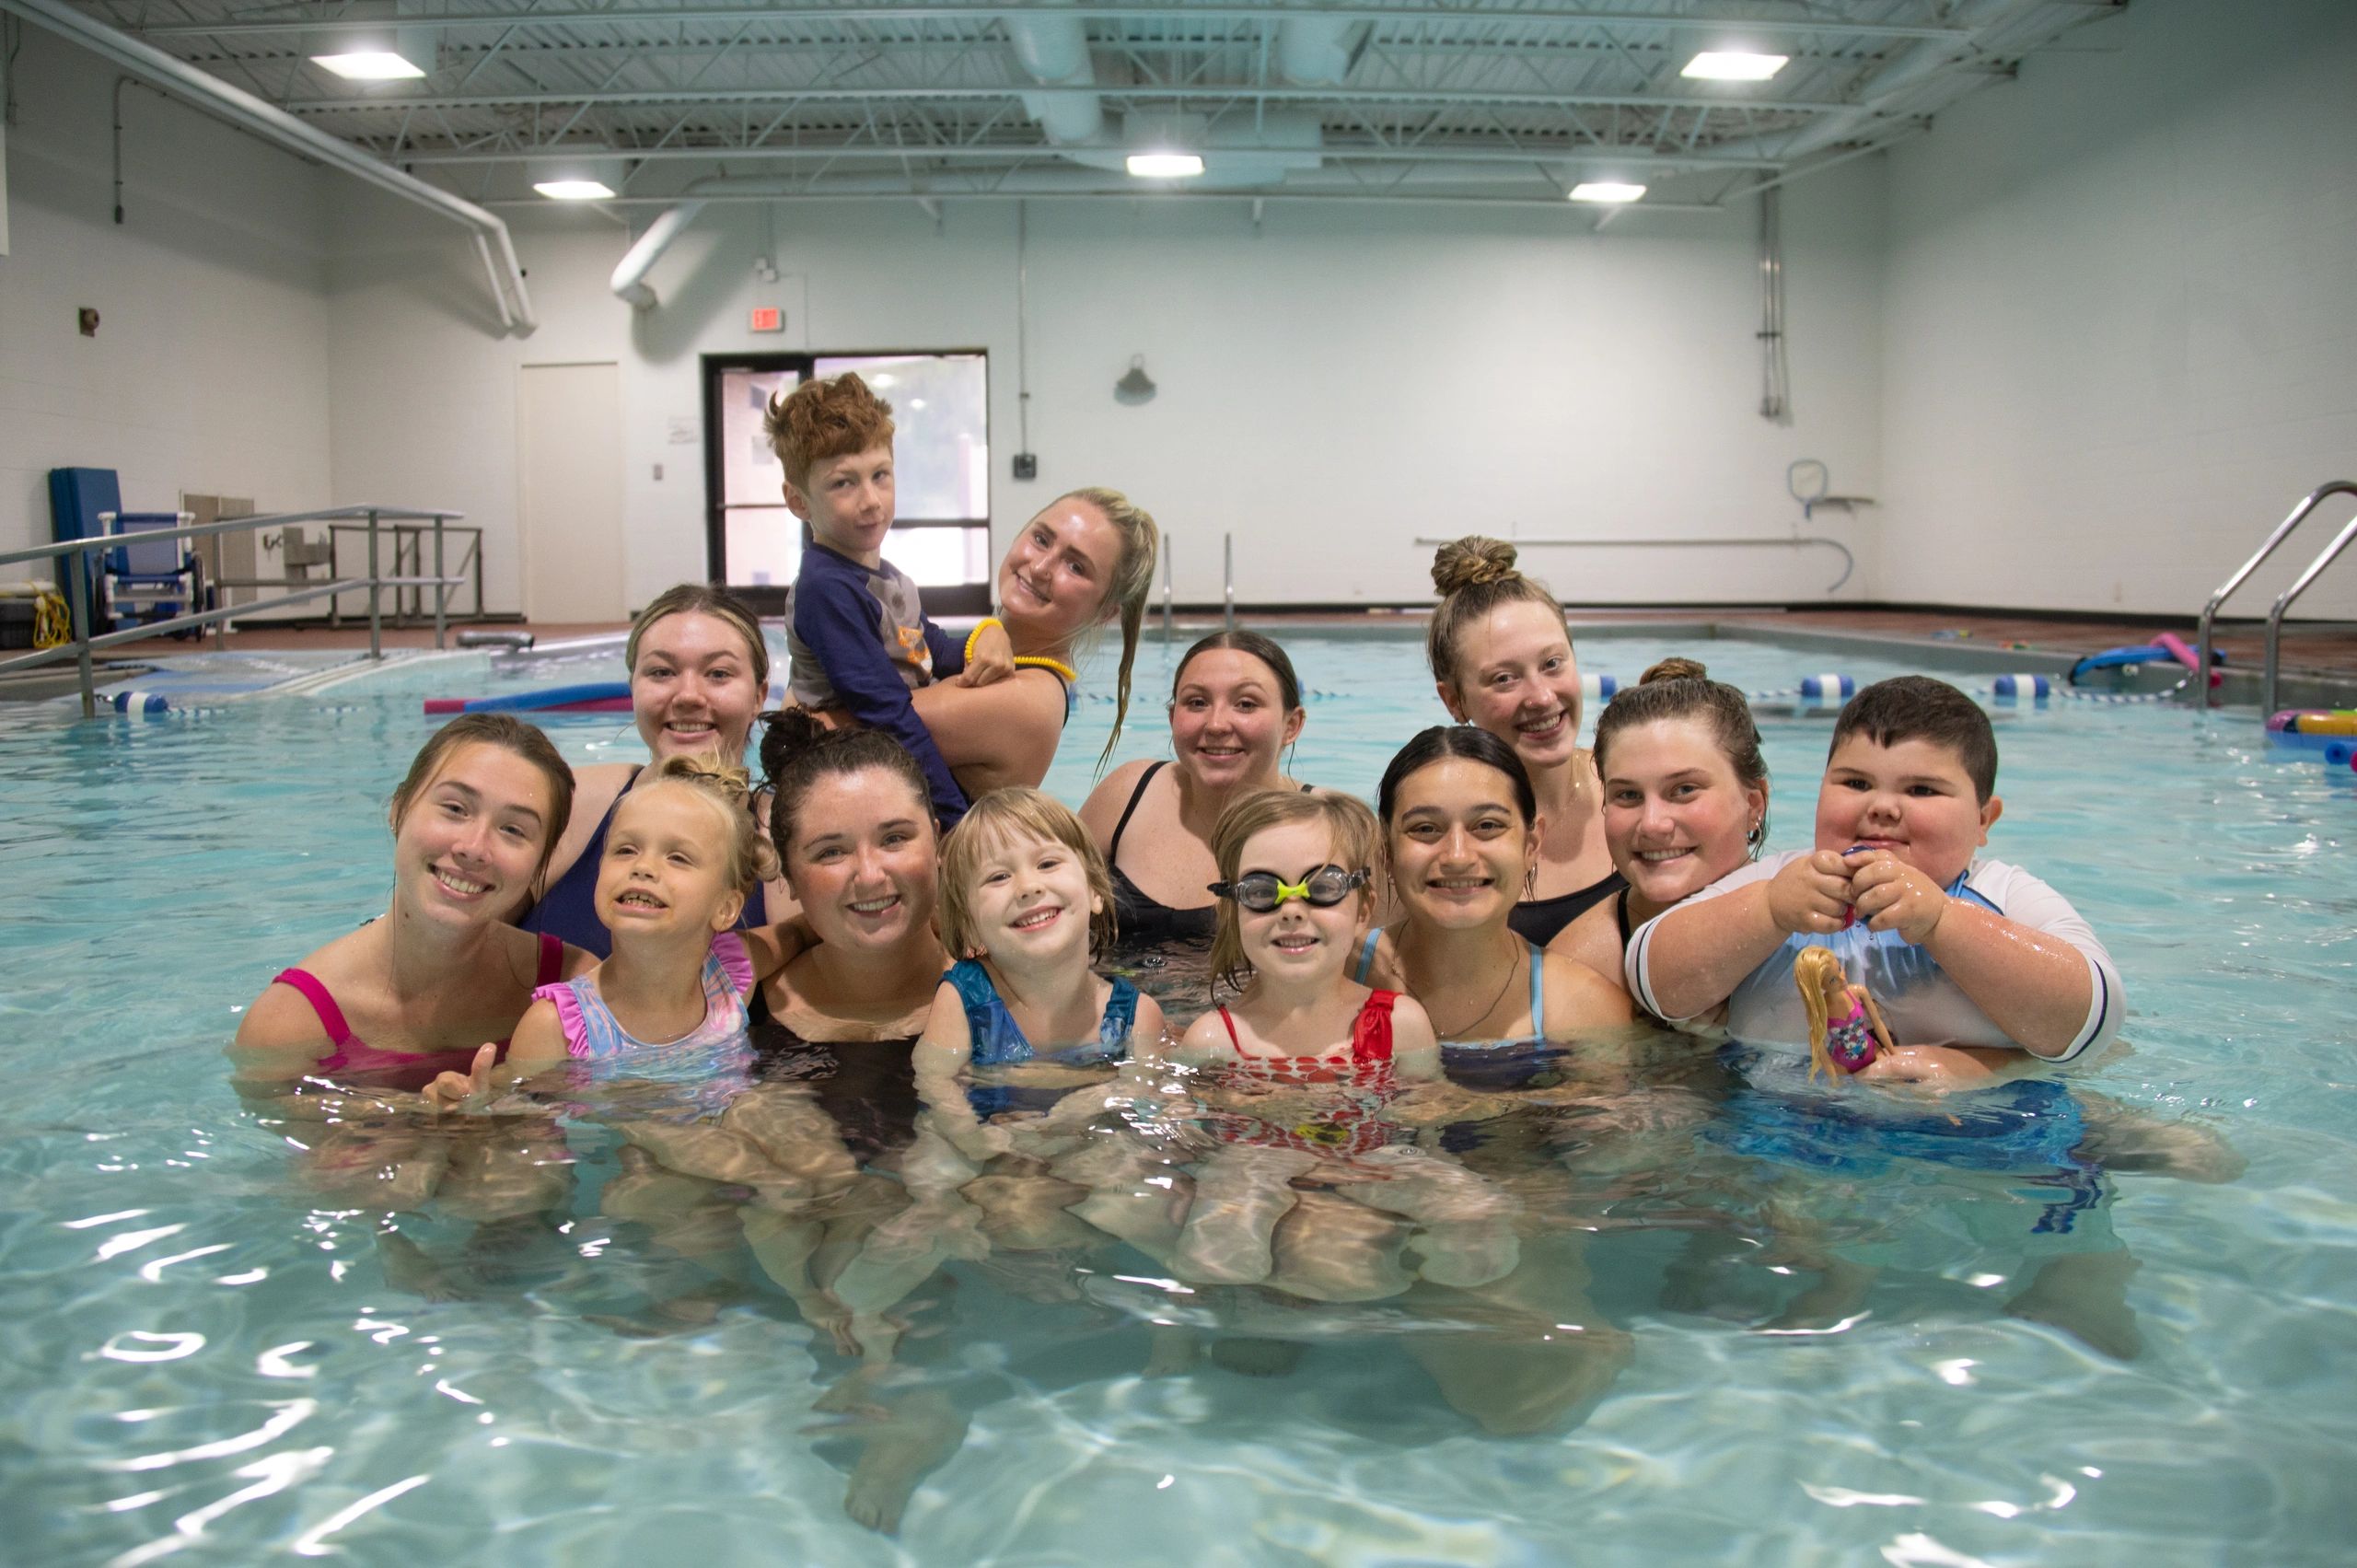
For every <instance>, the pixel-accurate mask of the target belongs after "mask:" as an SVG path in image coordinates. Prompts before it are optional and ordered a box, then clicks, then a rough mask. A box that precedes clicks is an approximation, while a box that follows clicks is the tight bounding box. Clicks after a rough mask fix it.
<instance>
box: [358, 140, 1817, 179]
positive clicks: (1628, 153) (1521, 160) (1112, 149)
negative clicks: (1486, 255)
mask: <svg viewBox="0 0 2357 1568" xmlns="http://www.w3.org/2000/svg"><path fill="white" fill-rule="evenodd" d="M1135 150H1136V149H1135V148H1133V147H1130V146H1126V145H1117V144H1115V143H1111V142H1098V143H1092V144H1089V145H1081V146H1064V145H1049V144H1045V143H1039V142H942V143H937V144H933V145H910V146H902V145H896V144H893V143H889V142H824V143H809V142H805V143H801V144H799V145H794V146H775V147H763V146H721V147H716V146H666V147H658V148H645V147H619V146H613V145H607V144H600V145H595V146H584V145H578V144H575V145H570V146H568V145H562V144H556V143H548V144H532V145H517V146H513V147H506V148H482V147H477V148H471V149H468V150H464V151H453V152H405V153H403V154H402V155H401V165H402V167H403V168H410V167H412V166H413V167H416V168H435V167H442V168H457V167H463V166H466V165H470V164H501V163H521V162H525V161H527V160H529V159H534V158H549V157H579V158H629V159H633V160H635V161H638V162H658V163H735V162H737V161H740V160H743V161H749V162H761V163H795V162H806V161H807V162H813V163H817V162H824V161H828V160H830V159H838V158H845V157H893V158H898V157H906V156H914V157H923V158H927V159H940V160H943V161H956V162H968V161H989V160H991V159H994V158H998V159H1011V158H1033V157H1042V156H1062V155H1063V154H1067V153H1097V154H1103V155H1108V156H1110V155H1113V154H1117V153H1128V152H1133V151H1135ZM1318 156H1319V157H1323V158H1326V159H1328V160H1329V161H1344V162H1376V163H1502V164H1531V163H1610V164H1613V165H1616V166H1618V165H1622V164H1626V165H1629V166H1631V167H1632V168H1658V169H1661V170H1663V171H1664V172H1669V173H1674V172H1676V171H1678V170H1679V169H1687V168H1694V169H1703V168H1723V169H1759V168H1781V167H1782V165H1780V164H1777V163H1774V162H1772V161H1771V160H1769V159H1766V158H1759V157H1720V156H1718V155H1716V154H1713V153H1682V152H1660V151H1656V150H1655V149H1654V148H1651V147H1645V146H1630V147H1616V146H1610V145H1597V144H1596V143H1594V142H1581V143H1565V144H1563V145H1560V146H1550V145H1531V144H1530V143H1528V142H1524V143H1521V144H1519V145H1514V146H1456V145H1449V144H1446V143H1442V144H1437V145H1435V144H1433V143H1429V142H1425V143H1417V144H1413V145H1400V146H1391V145H1382V146H1370V145H1365V144H1364V143H1350V142H1341V143H1335V142H1327V143H1323V144H1321V145H1319V146H1318Z"/></svg>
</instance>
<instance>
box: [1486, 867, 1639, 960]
mask: <svg viewBox="0 0 2357 1568" xmlns="http://www.w3.org/2000/svg"><path fill="white" fill-rule="evenodd" d="M1628 885H1629V884H1628V881H1627V879H1626V878H1624V877H1622V876H1621V875H1620V873H1619V872H1618V871H1608V872H1607V873H1605V875H1604V877H1603V879H1602V880H1600V881H1596V882H1590V883H1589V884H1588V885H1587V886H1586V887H1585V888H1575V889H1573V890H1572V891H1570V892H1568V893H1561V894H1558V895H1557V896H1555V897H1554V898H1551V899H1525V900H1523V901H1522V902H1520V903H1518V904H1516V905H1515V906H1514V912H1513V913H1512V914H1510V915H1508V916H1506V924H1507V925H1509V926H1511V927H1512V928H1513V930H1514V934H1515V935H1517V936H1519V937H1521V938H1522V939H1523V940H1524V941H1526V942H1528V943H1530V944H1532V945H1533V946H1535V947H1545V946H1547V944H1548V943H1550V942H1552V941H1553V940H1554V939H1555V936H1556V934H1557V933H1558V932H1560V931H1562V929H1563V927H1565V926H1567V925H1569V924H1571V923H1572V922H1573V921H1574V920H1577V919H1578V918H1579V917H1580V914H1581V912H1583V911H1585V910H1587V909H1589V908H1591V907H1592V906H1594V905H1596V904H1600V903H1602V902H1603V901H1604V900H1607V899H1608V898H1610V897H1611V896H1612V895H1613V894H1615V893H1617V892H1620V890H1621V889H1624V888H1626V887H1627V886H1628Z"/></svg>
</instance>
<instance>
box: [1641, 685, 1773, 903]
mask: <svg viewBox="0 0 2357 1568" xmlns="http://www.w3.org/2000/svg"><path fill="white" fill-rule="evenodd" d="M1605 761H1606V768H1607V771H1606V773H1605V778H1604V842H1605V843H1606V845H1607V847H1608V848H1609V849H1610V850H1611V852H1612V864H1613V865H1615V866H1617V867H1618V868H1619V869H1620V875H1621V876H1623V877H1627V878H1628V879H1629V884H1630V886H1631V887H1633V888H1634V889H1636V890H1637V893H1638V896H1639V897H1641V898H1643V900H1645V901H1646V902H1647V903H1651V904H1658V905H1664V906H1666V905H1669V904H1674V903H1676V902H1677V901H1678V900H1680V899H1682V898H1685V897H1686V896H1687V895H1688V894H1689V893H1695V892H1699V891H1701V889H1704V888H1707V887H1709V886H1710V885H1711V884H1712V883H1713V882H1715V881H1717V880H1718V879H1719V878H1720V877H1724V876H1725V875H1727V873H1729V872H1731V871H1733V870H1735V869H1736V867H1737V866H1740V865H1743V863H1744V862H1745V861H1746V860H1747V859H1748V858H1750V854H1751V845H1750V834H1751V831H1752V829H1753V827H1754V825H1755V824H1757V823H1758V822H1759V820H1760V819H1761V818H1762V816H1763V815H1764V814H1765V813H1766V811H1767V809H1768V786H1767V785H1766V784H1764V783H1763V784H1745V783H1744V782H1743V781H1742V780H1741V779H1739V778H1737V777H1736V771H1735V764H1734V763H1732V762H1730V761H1727V755H1726V753H1725V751H1724V750H1723V749H1721V748H1720V745H1719V740H1718V736H1717V733H1716V731H1715V730H1713V727H1712V726H1711V723H1710V721H1709V719H1708V718H1706V717H1699V716H1698V717H1690V718H1666V719H1655V720H1654V721H1653V722H1652V723H1650V724H1638V725H1631V726H1628V727H1627V728H1625V729H1622V730H1620V731H1618V732H1617V733H1615V734H1614V735H1613V737H1612V744H1611V747H1610V749H1609V750H1608V752H1607V753H1606V756H1605Z"/></svg>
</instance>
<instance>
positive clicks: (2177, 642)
mask: <svg viewBox="0 0 2357 1568" xmlns="http://www.w3.org/2000/svg"><path fill="white" fill-rule="evenodd" d="M2153 646H2154V647H2156V648H2165V649H2166V650H2167V652H2168V656H2169V657H2171V658H2173V659H2175V660H2177V663H2179V664H2181V665H2183V666H2185V668H2188V669H2197V670H2198V669H2200V668H2201V661H2200V659H2198V658H2195V657H2194V656H2193V650H2192V649H2191V648H2189V647H2187V646H2186V645H2185V639H2184V638H2182V637H2180V636H2178V635H2177V633H2174V632H2164V633H2161V634H2160V635H2159V636H2157V637H2155V638H2154V639H2153ZM2225 683H2226V678H2225V677H2224V676H2223V675H2221V674H2219V673H2218V672H2217V671H2216V670H2214V669H2213V670H2212V671H2211V672H2210V684H2211V685H2212V686H2213V687H2216V686H2223V685H2224V684H2225Z"/></svg>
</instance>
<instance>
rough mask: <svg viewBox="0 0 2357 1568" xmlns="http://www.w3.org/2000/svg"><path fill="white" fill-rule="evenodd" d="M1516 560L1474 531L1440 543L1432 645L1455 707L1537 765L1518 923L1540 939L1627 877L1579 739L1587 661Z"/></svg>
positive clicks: (1460, 716)
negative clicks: (1610, 846)
mask: <svg viewBox="0 0 2357 1568" xmlns="http://www.w3.org/2000/svg"><path fill="white" fill-rule="evenodd" d="M1514 563H1515V549H1514V546H1513V545H1511V544H1506V543H1503V542H1501V541H1500V540H1494V539H1484V538H1482V537H1481V536H1480V535H1478V534H1475V535H1470V536H1468V537H1467V538H1464V539H1460V540H1457V541H1455V542H1454V543H1451V544H1446V545H1443V546H1442V547H1441V549H1440V552H1439V553H1437V554H1436V555H1434V557H1433V586H1434V587H1436V588H1438V589H1439V590H1440V595H1441V601H1440V607H1439V608H1438V609H1436V610H1434V611H1433V618H1432V620H1431V621H1430V622H1429V623H1428V624H1427V626H1426V627H1425V632H1424V646H1425V653H1426V655H1427V656H1429V657H1430V659H1431V661H1432V669H1433V679H1434V681H1436V682H1437V683H1438V685H1439V690H1440V700H1441V702H1442V703H1443V704H1444V705H1445V706H1446V708H1447V709H1448V713H1449V716H1450V717H1451V718H1453V719H1455V720H1457V723H1459V724H1470V725H1478V726H1480V727H1481V728H1483V729H1486V730H1488V731H1489V732H1490V733H1491V734H1492V735H1494V736H1496V737H1497V738H1499V739H1500V740H1503V741H1504V742H1505V743H1506V744H1507V745H1508V746H1511V747H1513V748H1514V750H1515V755H1516V756H1518V757H1520V758H1521V759H1522V765H1523V767H1524V768H1525V769H1526V770H1527V772H1529V775H1530V784H1531V788H1532V789H1533V791H1534V792H1535V793H1536V795H1537V797H1538V815H1539V816H1540V817H1541V818H1543V819H1545V821H1546V824H1547V828H1546V831H1545V832H1544V833H1543V834H1542V835H1540V838H1539V842H1538V872H1537V874H1536V875H1535V876H1534V877H1533V878H1532V880H1531V885H1530V888H1529V889H1528V890H1527V891H1526V892H1525V893H1524V894H1523V897H1522V900H1521V902H1520V903H1519V904H1518V905H1517V906H1516V907H1515V912H1514V916H1513V926H1514V929H1515V932H1516V933H1517V934H1519V935H1522V936H1523V937H1525V938H1526V939H1527V940H1529V941H1532V942H1536V943H1538V945H1540V946H1541V947H1544V946H1545V945H1546V944H1547V943H1549V942H1550V941H1552V940H1553V939H1554V937H1555V935H1556V933H1558V932H1560V931H1562V929H1563V927H1564V926H1566V925H1568V924H1570V923H1572V921H1573V919H1575V918H1577V916H1578V915H1579V914H1580V912H1582V911H1583V910H1585V909H1586V908H1587V907H1588V906H1589V905H1591V904H1595V903H1598V902H1600V901H1602V900H1605V899H1608V898H1609V897H1611V896H1612V895H1613V894H1614V893H1616V892H1618V891H1620V886H1621V882H1620V873H1619V872H1617V871H1615V870H1614V869H1613V868H1612V856H1611V854H1609V852H1608V851H1607V849H1606V848H1605V843H1604V824H1603V815H1602V812H1601V811H1600V809H1599V803H1598V798H1597V797H1598V795H1599V793H1600V792H1599V788H1598V785H1597V782H1596V764H1595V762H1594V761H1591V760H1590V758H1589V757H1588V754H1587V753H1586V752H1585V751H1584V750H1582V749H1580V744H1579V734H1580V668H1579V664H1578V662H1577V661H1576V660H1575V659H1574V658H1573V656H1572V637H1571V633H1570V632H1569V631H1568V630H1567V629H1566V628H1565V626H1564V622H1563V607H1562V605H1560V604H1558V603H1557V602H1556V601H1555V596H1554V595H1552V594H1550V593H1549V592H1548V591H1547V590H1546V589H1545V588H1544V587H1541V586H1539V584H1538V583H1537V582H1535V581H1533V580H1532V579H1530V578H1528V577H1526V576H1524V575H1522V574H1521V573H1520V572H1517V571H1515V564H1514Z"/></svg>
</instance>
